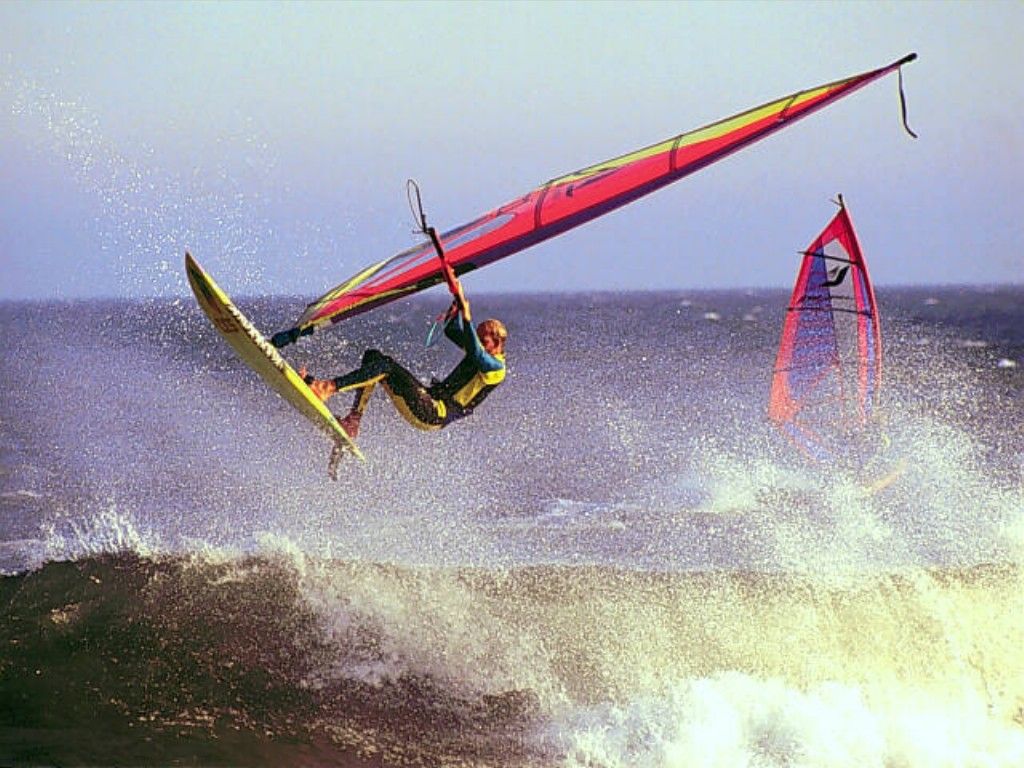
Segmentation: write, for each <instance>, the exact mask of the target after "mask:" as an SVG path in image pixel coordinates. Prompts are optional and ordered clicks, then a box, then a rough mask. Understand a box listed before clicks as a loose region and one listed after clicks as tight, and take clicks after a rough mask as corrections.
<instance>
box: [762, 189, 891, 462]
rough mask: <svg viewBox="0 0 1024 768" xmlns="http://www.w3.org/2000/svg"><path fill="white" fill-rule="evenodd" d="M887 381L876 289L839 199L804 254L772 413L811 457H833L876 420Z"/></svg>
mask: <svg viewBox="0 0 1024 768" xmlns="http://www.w3.org/2000/svg"><path fill="white" fill-rule="evenodd" d="M881 383H882V333H881V328H880V326H879V319H878V309H877V307H876V305H875V293H874V290H873V289H872V287H871V278H870V276H869V275H868V267H867V264H866V263H865V261H864V255H863V253H862V252H861V248H860V244H859V243H858V242H857V235H856V233H855V232H854V229H853V223H852V221H851V220H850V214H849V212H848V211H847V209H846V206H845V205H844V204H843V200H842V197H840V198H839V212H838V213H837V214H836V215H835V217H834V218H833V219H832V221H830V222H829V223H828V226H826V227H825V229H824V230H822V232H821V234H820V235H818V237H816V238H815V239H814V242H812V243H811V244H810V245H809V246H808V247H807V250H806V251H804V252H803V260H802V262H801V265H800V270H799V272H798V273H797V277H796V283H795V284H794V286H793V294H792V296H791V298H790V300H789V306H788V307H787V308H786V320H785V323H784V324H783V327H782V339H781V341H780V342H779V351H778V355H777V357H776V360H775V372H774V375H773V377H772V388H771V394H770V396H769V404H768V417H769V419H771V420H772V421H773V422H774V423H775V424H776V425H777V426H778V427H779V429H781V430H782V431H783V432H784V433H785V434H786V435H787V436H789V437H790V438H791V439H792V440H793V442H795V443H796V444H797V445H798V446H799V447H800V448H801V449H802V450H803V451H804V452H805V453H806V454H808V455H809V456H811V457H812V458H815V459H819V460H822V461H826V460H829V459H831V458H833V457H835V456H837V455H838V454H840V453H841V452H843V451H844V448H845V445H844V444H845V443H847V442H849V441H850V440H851V439H853V438H854V437H855V436H856V435H857V434H858V433H860V432H863V430H864V428H865V427H866V426H867V425H868V424H869V422H870V420H871V417H872V414H873V412H874V409H875V405H876V403H877V400H878V394H879V389H880V387H881Z"/></svg>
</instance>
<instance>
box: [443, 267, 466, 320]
mask: <svg viewBox="0 0 1024 768" xmlns="http://www.w3.org/2000/svg"><path fill="white" fill-rule="evenodd" d="M441 273H442V274H443V275H444V281H445V282H446V283H447V284H448V290H449V291H451V292H452V296H453V297H454V298H455V302H454V304H455V308H456V309H457V310H458V312H459V313H460V314H461V315H462V316H463V317H464V318H465V319H466V322H467V323H470V322H472V321H473V317H472V315H470V312H469V299H467V298H466V294H465V293H464V292H463V291H462V283H461V282H459V278H458V277H456V276H455V270H454V269H452V267H451V265H450V264H449V263H448V262H447V261H445V260H444V259H441Z"/></svg>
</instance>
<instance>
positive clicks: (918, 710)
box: [538, 672, 1024, 768]
mask: <svg viewBox="0 0 1024 768" xmlns="http://www.w3.org/2000/svg"><path fill="white" fill-rule="evenodd" d="M538 742H539V743H540V744H541V745H542V748H543V749H544V750H545V751H547V752H549V753H554V754H564V755H565V760H564V765H566V766H567V767H571V768H577V767H578V768H583V767H584V766H586V767H587V768H598V767H600V768H672V767H674V766H679V767H680V768H683V767H684V766H685V768H704V767H705V766H706V767H707V768H719V767H721V768H727V767H728V768H732V767H733V766H750V767H751V768H753V767H754V766H756V767H757V768H775V767H776V766H777V767H778V768H782V767H783V766H807V767H808V768H811V767H812V766H813V768H886V767H887V766H897V765H898V766H905V767H906V768H944V767H946V766H948V768H954V767H956V766H981V765H984V766H990V767H991V768H1001V767H1003V766H1005V767H1006V768H1011V767H1013V768H1016V767H1017V766H1020V765H1022V764H1024V731H1022V730H1021V729H1020V728H1019V727H1018V726H1016V725H1014V724H1013V723H1012V722H1003V721H1000V720H998V719H997V718H996V717H994V716H993V715H992V713H991V712H990V711H989V709H988V707H987V706H986V703H985V701H984V700H983V699H982V698H981V697H978V696H975V695H972V694H970V693H967V694H961V695H959V696H945V697H944V696H942V695H935V694H934V693H931V692H926V691H915V690H912V689H906V690H891V691H882V692H868V691H866V690H864V689H862V688H859V687H854V686H850V685H843V684H837V683H836V684H833V683H826V684H819V685H815V686H813V687H811V688H809V689H807V690H801V689H796V688H793V687H791V686H789V685H786V684H785V683H783V682H782V681H780V680H777V679H761V678H757V677H753V676H750V675H746V674H741V673H739V672H729V673H725V674H720V675H716V676H714V677H710V678H701V679H692V680H685V681H680V682H678V683H676V684H674V685H672V686H670V687H669V689H668V690H667V691H665V692H664V693H662V694H661V695H651V696H645V697H639V698H634V699H632V700H629V701H626V702H623V703H617V704H611V703H605V704H602V705H599V706H595V707H580V708H575V709H570V710H568V711H566V712H565V713H563V714H562V715H561V717H560V718H558V719H557V720H556V721H555V723H554V724H553V725H552V726H551V727H550V728H548V729H546V730H545V731H544V732H543V733H541V734H539V735H538Z"/></svg>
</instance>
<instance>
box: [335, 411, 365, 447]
mask: <svg viewBox="0 0 1024 768" xmlns="http://www.w3.org/2000/svg"><path fill="white" fill-rule="evenodd" d="M362 416H363V414H361V413H360V412H359V411H349V413H348V415H347V416H345V418H343V419H340V420H339V422H338V423H339V424H341V428H342V429H344V430H345V432H347V433H348V436H349V437H351V438H352V439H353V440H355V439H356V437H358V436H359V421H360V419H361V418H362Z"/></svg>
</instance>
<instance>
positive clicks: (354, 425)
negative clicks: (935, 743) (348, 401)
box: [300, 264, 508, 438]
mask: <svg viewBox="0 0 1024 768" xmlns="http://www.w3.org/2000/svg"><path fill="white" fill-rule="evenodd" d="M445 271H446V274H445V279H446V281H447V282H448V285H449V286H450V287H451V289H452V293H453V295H454V296H455V300H454V301H453V302H452V308H451V309H450V310H449V319H448V321H447V322H446V323H445V328H444V333H445V336H447V337H448V338H449V339H451V340H452V341H453V342H454V343H455V344H456V345H458V346H459V347H460V348H461V349H462V350H463V351H464V352H465V356H464V357H463V358H462V360H461V361H460V362H459V364H458V365H457V366H455V369H454V370H453V371H452V372H451V373H449V374H448V376H446V377H445V378H444V380H442V381H439V382H435V383H433V384H431V385H430V386H429V387H428V386H425V385H424V384H422V383H421V382H420V381H419V380H418V379H417V378H416V377H415V376H413V375H412V374H411V373H410V372H409V371H408V370H406V369H405V368H404V367H402V366H401V365H400V364H399V363H397V362H396V361H395V360H394V359H393V358H391V357H389V356H388V355H385V354H383V353H382V352H380V351H379V350H376V349H368V350H366V352H364V353H363V359H362V363H361V364H360V366H359V368H357V369H356V370H354V371H352V372H350V373H346V374H345V375H343V376H338V377H336V378H333V379H316V378H313V377H311V376H308V375H306V372H305V369H303V370H302V371H301V372H300V373H301V375H302V376H303V377H304V378H305V380H306V383H307V384H309V387H310V389H312V390H313V393H314V394H316V396H317V397H319V398H320V399H321V400H325V401H326V400H327V399H328V398H330V397H332V396H334V395H335V394H337V393H338V392H346V391H351V390H356V397H355V402H353V404H352V410H350V411H349V413H348V415H346V416H345V417H344V418H342V419H340V422H341V425H342V427H343V428H344V429H345V431H346V432H347V433H348V434H349V436H350V437H352V438H355V437H356V436H357V435H358V434H359V423H360V420H361V419H362V416H363V412H364V411H365V410H366V406H367V405H368V404H369V401H370V396H371V395H372V394H373V392H374V389H375V388H376V386H377V384H380V385H382V386H383V387H384V391H385V392H387V393H388V395H389V396H390V398H391V400H392V402H394V404H395V407H396V408H397V409H398V412H399V413H400V414H401V415H402V416H403V417H404V418H405V420H406V421H408V422H409V423H410V424H412V425H413V426H414V427H417V428H419V429H424V430H434V429H441V428H442V427H445V426H447V425H449V424H451V423H452V422H453V421H457V420H458V419H462V418H465V417H466V416H469V415H470V414H471V413H472V412H473V410H474V409H475V408H476V407H477V406H479V405H480V403H482V402H483V401H484V398H486V397H487V396H488V395H489V394H490V393H491V392H492V391H493V390H494V389H495V387H497V386H498V385H499V384H500V383H501V382H502V381H504V379H505V341H506V339H507V338H508V332H507V331H506V330H505V326H504V324H503V323H502V322H501V321H500V320H494V319H491V320H484V321H483V322H482V323H480V324H479V325H478V326H477V327H476V329H475V330H474V328H473V325H472V315H471V314H470V309H469V301H468V300H467V299H466V296H465V294H464V293H463V292H462V284H461V283H460V282H459V281H458V279H457V278H456V277H455V273H454V272H453V271H451V267H449V266H448V265H447V264H446V265H445Z"/></svg>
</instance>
